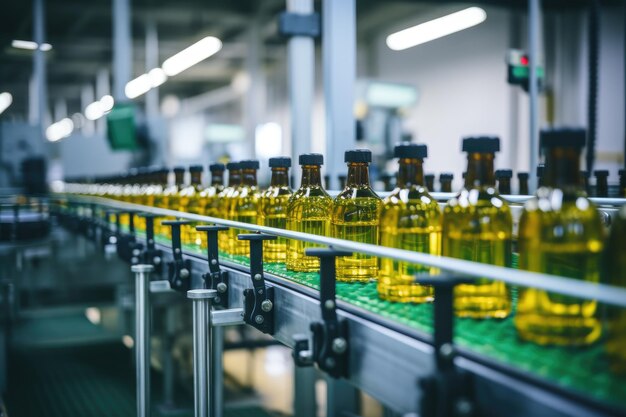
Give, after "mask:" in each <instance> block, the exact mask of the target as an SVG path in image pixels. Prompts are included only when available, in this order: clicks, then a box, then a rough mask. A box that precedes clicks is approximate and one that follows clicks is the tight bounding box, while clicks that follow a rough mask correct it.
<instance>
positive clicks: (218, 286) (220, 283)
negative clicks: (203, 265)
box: [196, 226, 228, 308]
mask: <svg viewBox="0 0 626 417" xmlns="http://www.w3.org/2000/svg"><path fill="white" fill-rule="evenodd" d="M196 230H197V231H199V232H207V254H208V262H209V272H207V273H205V274H202V279H203V280H204V285H205V287H206V288H207V289H210V290H216V291H217V297H215V298H214V299H213V304H216V305H219V306H221V307H223V308H228V272H226V271H222V270H221V269H220V259H219V253H218V245H217V241H218V239H217V234H218V232H223V231H226V230H228V227H226V226H196Z"/></svg>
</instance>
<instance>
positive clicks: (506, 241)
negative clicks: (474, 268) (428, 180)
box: [442, 187, 513, 319]
mask: <svg viewBox="0 0 626 417" xmlns="http://www.w3.org/2000/svg"><path fill="white" fill-rule="evenodd" d="M512 223H513V222H512V218H511V211H510V209H509V207H508V206H507V205H506V203H505V202H504V201H503V200H502V199H501V198H500V197H499V196H498V195H497V193H496V192H495V189H493V188H491V187H484V188H481V189H472V190H463V191H461V193H460V194H459V196H457V197H455V198H453V199H451V200H450V201H449V202H448V205H447V206H446V208H445V209H444V215H443V229H442V231H443V240H442V242H443V245H442V250H443V255H444V256H449V257H453V258H459V259H465V260H469V261H473V262H481V263H485V264H492V265H498V266H507V267H510V266H511V250H512V248H511V233H512V228H513V224H512ZM454 307H455V313H456V315H457V316H460V317H471V318H477V319H480V318H505V317H507V316H508V315H509V314H510V312H511V295H510V291H509V288H508V287H507V286H506V285H505V284H504V283H503V282H500V281H493V280H490V279H486V278H481V279H478V280H476V281H475V284H464V285H458V286H457V287H456V288H455V292H454Z"/></svg>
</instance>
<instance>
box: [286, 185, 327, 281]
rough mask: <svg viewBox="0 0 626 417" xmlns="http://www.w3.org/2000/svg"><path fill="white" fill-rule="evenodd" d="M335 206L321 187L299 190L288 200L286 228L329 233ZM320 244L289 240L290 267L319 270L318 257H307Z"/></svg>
mask: <svg viewBox="0 0 626 417" xmlns="http://www.w3.org/2000/svg"><path fill="white" fill-rule="evenodd" d="M332 205H333V200H332V198H331V197H330V196H329V195H328V194H327V193H326V191H324V190H323V189H322V188H321V187H311V188H301V189H299V190H298V191H296V193H295V194H294V195H293V196H292V197H291V199H290V200H289V205H288V210H287V229H289V230H293V231H295V232H301V233H310V234H313V235H318V236H329V235H330V212H331V209H332ZM321 246H322V245H318V244H315V243H308V242H303V241H301V240H295V239H289V240H288V241H287V269H288V270H290V271H296V272H316V271H319V269H320V261H319V258H317V257H314V256H306V255H305V250H306V249H307V248H316V247H321Z"/></svg>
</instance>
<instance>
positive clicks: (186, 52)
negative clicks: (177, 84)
mask: <svg viewBox="0 0 626 417" xmlns="http://www.w3.org/2000/svg"><path fill="white" fill-rule="evenodd" d="M220 49H222V41H220V40H219V39H218V38H216V37H214V36H207V37H206V38H203V39H201V40H199V41H198V42H196V43H194V44H193V45H191V46H189V47H187V48H185V49H183V50H182V51H180V52H179V53H177V54H176V55H173V56H172V57H170V58H168V59H166V60H165V61H164V62H163V65H162V68H163V71H164V72H165V74H166V75H168V76H170V77H173V76H174V75H177V74H180V73H181V72H183V71H185V70H186V69H187V68H190V67H192V66H194V65H196V64H197V63H199V62H201V61H203V60H205V59H207V58H208V57H210V56H211V55H214V54H215V53H217V52H218V51H219V50H220Z"/></svg>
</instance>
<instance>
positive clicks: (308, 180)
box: [300, 165, 322, 187]
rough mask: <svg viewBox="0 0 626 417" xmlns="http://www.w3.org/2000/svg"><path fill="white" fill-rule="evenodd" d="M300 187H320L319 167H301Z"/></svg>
mask: <svg viewBox="0 0 626 417" xmlns="http://www.w3.org/2000/svg"><path fill="white" fill-rule="evenodd" d="M300 186H301V187H321V186H322V176H321V174H320V166H319V165H302V181H301V183H300Z"/></svg>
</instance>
